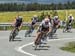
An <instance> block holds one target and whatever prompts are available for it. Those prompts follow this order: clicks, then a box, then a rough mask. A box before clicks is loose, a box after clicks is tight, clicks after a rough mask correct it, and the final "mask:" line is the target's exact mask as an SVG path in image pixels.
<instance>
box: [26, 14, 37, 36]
mask: <svg viewBox="0 0 75 56" xmlns="http://www.w3.org/2000/svg"><path fill="white" fill-rule="evenodd" d="M37 22H38V17H37V15H34V16H33V18H32V22H31V23H30V26H29V30H28V31H27V32H26V33H25V37H27V35H29V36H30V33H32V32H33V31H34V28H35V24H36V23H37Z"/></svg>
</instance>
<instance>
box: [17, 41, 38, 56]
mask: <svg viewBox="0 0 75 56" xmlns="http://www.w3.org/2000/svg"><path fill="white" fill-rule="evenodd" d="M32 44H33V42H31V43H28V44H25V45H22V46H20V47H18V49H17V48H16V50H17V51H19V52H21V53H23V54H27V55H29V56H37V55H34V54H31V53H28V52H25V51H24V50H22V48H24V47H27V46H29V45H32Z"/></svg>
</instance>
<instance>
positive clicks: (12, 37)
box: [9, 27, 19, 41]
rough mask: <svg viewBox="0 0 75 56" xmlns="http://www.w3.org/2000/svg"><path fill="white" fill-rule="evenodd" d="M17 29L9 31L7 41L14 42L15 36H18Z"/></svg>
mask: <svg viewBox="0 0 75 56" xmlns="http://www.w3.org/2000/svg"><path fill="white" fill-rule="evenodd" d="M18 32H19V29H18V27H16V28H15V29H14V30H12V31H11V33H10V36H9V41H14V39H15V37H16V35H18Z"/></svg>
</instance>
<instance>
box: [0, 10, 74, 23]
mask: <svg viewBox="0 0 75 56" xmlns="http://www.w3.org/2000/svg"><path fill="white" fill-rule="evenodd" d="M43 11H44V12H48V14H50V15H51V11H52V10H43ZM43 11H19V12H0V22H12V21H13V20H14V18H15V17H16V16H17V15H18V14H19V15H21V16H23V20H24V22H30V21H31V18H32V17H33V15H38V16H40V15H41V12H43ZM66 11H67V15H66ZM57 12H58V15H59V18H60V20H64V19H65V18H66V16H68V15H69V14H70V13H71V14H72V15H73V16H74V18H75V10H57Z"/></svg>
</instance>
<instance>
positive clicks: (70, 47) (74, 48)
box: [60, 41, 75, 53]
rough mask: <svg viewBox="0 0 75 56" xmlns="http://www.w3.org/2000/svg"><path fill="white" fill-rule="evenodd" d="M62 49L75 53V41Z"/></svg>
mask: <svg viewBox="0 0 75 56" xmlns="http://www.w3.org/2000/svg"><path fill="white" fill-rule="evenodd" d="M60 49H61V50H64V51H68V52H73V53H75V41H73V42H69V43H67V44H66V45H65V47H61V48H60Z"/></svg>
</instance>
